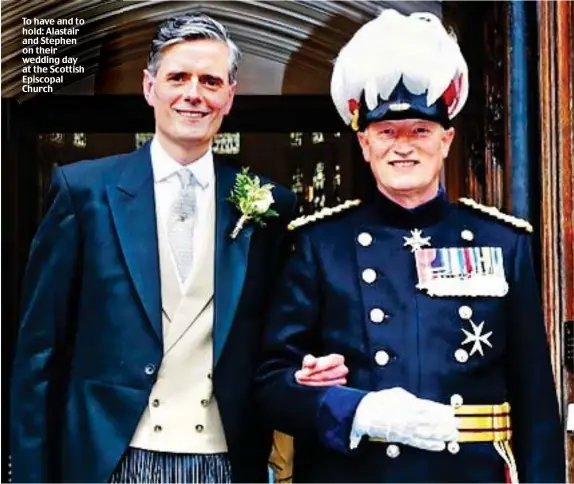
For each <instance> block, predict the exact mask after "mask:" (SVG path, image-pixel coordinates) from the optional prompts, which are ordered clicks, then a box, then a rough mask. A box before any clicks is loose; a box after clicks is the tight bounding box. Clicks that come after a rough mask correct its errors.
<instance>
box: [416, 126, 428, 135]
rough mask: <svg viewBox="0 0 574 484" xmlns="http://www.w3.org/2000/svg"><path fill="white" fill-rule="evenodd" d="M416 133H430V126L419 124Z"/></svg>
mask: <svg viewBox="0 0 574 484" xmlns="http://www.w3.org/2000/svg"><path fill="white" fill-rule="evenodd" d="M415 133H416V134H428V133H430V130H429V129H428V128H425V127H423V126H419V127H418V128H415Z"/></svg>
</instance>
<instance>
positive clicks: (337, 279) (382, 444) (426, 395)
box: [258, 10, 565, 482]
mask: <svg viewBox="0 0 574 484" xmlns="http://www.w3.org/2000/svg"><path fill="white" fill-rule="evenodd" d="M467 93H468V71H467V65H466V62H465V60H464V58H463V56H462V54H461V52H460V50H459V47H458V45H457V43H456V40H455V39H454V38H452V37H451V36H450V35H449V34H448V33H447V32H446V31H445V29H444V27H443V26H442V24H441V22H440V20H439V19H438V18H437V17H435V16H434V15H431V14H423V13H416V14H412V15H410V16H408V17H406V16H403V15H401V14H399V13H398V12H396V11H394V10H385V11H383V12H382V14H381V15H380V16H379V17H378V18H376V19H374V20H373V21H371V22H369V23H367V24H366V25H364V26H363V27H362V28H361V29H360V30H359V31H358V32H357V33H356V34H355V36H354V37H353V38H352V39H351V40H350V41H349V43H348V44H347V45H346V46H345V47H344V48H343V50H342V51H341V52H340V54H339V56H338V58H337V60H336V63H335V66H334V71H333V77H332V82H331V94H332V97H333V100H334V103H335V105H336V107H337V110H338V112H339V114H340V115H341V116H342V118H343V119H344V121H345V122H346V123H347V124H350V125H351V126H352V128H353V129H354V130H355V131H356V132H357V137H358V141H359V143H360V145H361V148H362V153H363V157H364V159H365V161H366V162H367V163H369V165H370V168H371V171H372V174H373V177H374V179H375V182H376V186H377V191H376V195H375V197H374V199H373V200H371V201H369V202H365V203H360V202H359V201H349V202H347V203H345V204H343V205H342V206H339V207H337V208H334V209H333V208H332V209H327V210H323V211H322V212H320V213H318V214H315V215H314V216H312V217H303V218H300V219H297V220H295V221H294V222H293V223H292V224H291V226H292V227H293V228H294V229H296V230H298V232H299V233H298V240H297V246H296V250H295V253H294V255H293V257H292V259H291V260H290V262H288V264H287V266H286V270H285V274H284V280H283V282H282V283H281V284H280V285H279V286H278V289H277V293H276V297H275V298H274V301H273V303H272V304H271V309H270V316H269V325H268V327H267V331H266V334H265V337H264V362H263V364H262V365H261V367H260V369H259V372H258V393H259V398H260V402H261V404H262V405H263V406H264V410H265V413H266V415H267V416H268V418H269V419H270V420H271V422H272V424H273V425H274V426H275V427H276V428H277V429H278V430H280V431H283V432H286V433H288V434H291V435H293V436H294V439H295V457H294V469H293V478H294V480H295V481H297V482H518V480H520V481H521V482H564V467H565V461H564V449H563V434H562V429H561V424H560V418H559V413H558V405H557V399H556V391H555V387H554V382H553V376H552V371H551V365H550V358H549V352H548V345H547V340H546V332H545V326H544V320H543V315H542V311H541V305H540V300H539V293H538V287H537V281H536V278H535V273H534V269H533V264H532V258H531V240H530V238H531V236H530V234H529V232H531V231H532V228H531V226H530V225H529V224H528V223H527V222H525V221H523V220H520V219H517V218H515V217H512V216H509V215H506V214H503V213H501V212H499V211H498V210H497V209H495V208H492V207H485V206H483V205H480V204H478V203H476V202H474V201H472V200H469V199H462V200H460V202H459V203H450V202H449V201H448V199H447V197H446V194H445V191H444V189H443V187H442V186H441V185H440V182H439V180H440V172H441V169H442V167H443V160H444V159H445V158H446V156H447V154H448V151H449V148H450V144H451V142H452V139H453V137H454V129H453V127H452V124H451V120H452V119H453V118H454V117H455V116H456V114H457V113H458V112H459V111H460V110H461V109H462V107H463V105H464V103H465V101H466V98H467ZM307 353H311V354H321V353H339V354H341V355H343V356H344V357H345V359H346V364H347V367H348V368H349V373H348V376H347V382H348V383H347V385H336V386H332V387H328V388H325V387H323V388H311V387H304V386H301V385H299V384H298V383H297V382H296V381H295V378H294V377H295V375H297V376H299V377H300V376H301V375H302V374H303V373H306V370H305V369H303V370H299V371H297V370H298V366H299V365H298V362H299V361H300V360H301V357H303V355H305V354H307Z"/></svg>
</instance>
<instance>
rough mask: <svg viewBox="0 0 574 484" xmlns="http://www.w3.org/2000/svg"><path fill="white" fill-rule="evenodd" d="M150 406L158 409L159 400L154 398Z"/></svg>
mask: <svg viewBox="0 0 574 484" xmlns="http://www.w3.org/2000/svg"><path fill="white" fill-rule="evenodd" d="M151 404H152V406H154V407H156V408H157V407H159V400H158V399H157V398H156V399H155V400H154V401H153V402H151Z"/></svg>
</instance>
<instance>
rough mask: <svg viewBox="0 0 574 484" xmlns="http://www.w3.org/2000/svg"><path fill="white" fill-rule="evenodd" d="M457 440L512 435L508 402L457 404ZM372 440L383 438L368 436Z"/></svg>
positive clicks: (497, 438) (502, 439)
mask: <svg viewBox="0 0 574 484" xmlns="http://www.w3.org/2000/svg"><path fill="white" fill-rule="evenodd" d="M454 414H455V416H456V419H457V421H458V439H457V441H458V442H505V441H509V440H510V439H511V437H512V428H511V426H510V404H508V403H503V404H501V405H457V406H455V407H454ZM369 440H371V441H373V442H384V440H383V439H377V438H370V439H369Z"/></svg>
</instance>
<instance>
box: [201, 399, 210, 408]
mask: <svg viewBox="0 0 574 484" xmlns="http://www.w3.org/2000/svg"><path fill="white" fill-rule="evenodd" d="M208 405H209V400H206V399H205V398H204V399H203V400H202V401H201V406H202V407H207V406H208Z"/></svg>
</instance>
